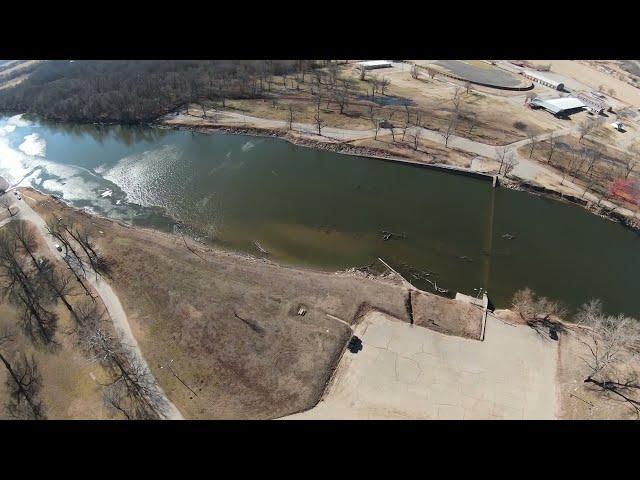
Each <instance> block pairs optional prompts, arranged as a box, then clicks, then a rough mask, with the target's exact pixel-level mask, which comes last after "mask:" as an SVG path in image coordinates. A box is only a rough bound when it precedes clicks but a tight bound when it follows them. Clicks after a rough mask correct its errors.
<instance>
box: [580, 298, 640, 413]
mask: <svg viewBox="0 0 640 480" xmlns="http://www.w3.org/2000/svg"><path fill="white" fill-rule="evenodd" d="M575 320H576V322H577V324H578V325H580V326H581V327H583V328H582V329H581V330H582V331H581V334H579V335H578V336H577V338H578V340H579V341H580V342H581V343H582V344H583V345H584V346H585V347H586V351H587V354H586V355H585V356H583V357H581V358H582V360H583V361H584V363H585V364H586V365H587V367H588V368H589V373H588V375H587V377H586V378H585V379H584V382H585V383H588V384H591V385H594V386H595V387H597V388H598V389H599V390H600V391H601V392H603V393H606V394H612V395H614V396H615V397H617V398H619V399H622V400H624V401H625V402H626V403H627V404H628V405H629V406H630V407H631V408H632V409H633V411H634V412H635V414H636V415H637V416H640V382H639V381H638V378H637V375H636V374H635V372H634V371H633V370H632V369H629V368H628V367H627V365H628V364H629V363H630V362H631V360H632V359H633V358H634V357H637V354H638V350H639V347H640V328H639V324H638V320H636V319H633V318H629V317H625V316H624V315H618V316H610V315H606V314H604V313H603V311H602V303H601V302H600V301H599V300H591V301H590V302H588V303H586V304H584V305H582V307H581V308H580V309H579V310H578V313H577V314H576V317H575Z"/></svg>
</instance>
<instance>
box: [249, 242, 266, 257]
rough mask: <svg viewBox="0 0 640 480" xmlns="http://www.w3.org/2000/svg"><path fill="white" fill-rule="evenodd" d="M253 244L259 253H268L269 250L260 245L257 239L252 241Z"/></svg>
mask: <svg viewBox="0 0 640 480" xmlns="http://www.w3.org/2000/svg"><path fill="white" fill-rule="evenodd" d="M253 244H254V245H255V246H256V248H257V249H258V250H260V253H263V254H264V255H269V252H268V251H267V250H266V249H265V248H264V247H263V246H262V245H260V243H259V242H258V241H254V242H253Z"/></svg>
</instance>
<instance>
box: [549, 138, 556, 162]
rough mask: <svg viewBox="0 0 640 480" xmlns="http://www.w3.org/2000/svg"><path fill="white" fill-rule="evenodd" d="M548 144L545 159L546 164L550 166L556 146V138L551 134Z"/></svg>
mask: <svg viewBox="0 0 640 480" xmlns="http://www.w3.org/2000/svg"><path fill="white" fill-rule="evenodd" d="M548 143H549V156H548V157H547V163H548V164H549V165H551V158H552V157H553V154H554V153H555V150H556V145H557V141H556V136H555V135H554V134H553V133H552V134H551V135H549V139H548Z"/></svg>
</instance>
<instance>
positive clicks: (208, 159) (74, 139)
mask: <svg viewBox="0 0 640 480" xmlns="http://www.w3.org/2000/svg"><path fill="white" fill-rule="evenodd" d="M0 176H2V177H4V178H6V179H7V180H8V181H9V182H11V183H13V184H15V183H18V182H19V183H20V185H23V186H27V185H30V186H33V187H35V188H37V189H39V190H41V191H43V192H45V193H52V194H56V195H58V196H61V197H62V198H64V199H65V200H67V201H68V202H70V203H71V204H73V205H74V206H77V207H84V208H88V209H90V210H92V211H94V212H96V213H99V214H102V215H107V216H111V217H116V218H120V219H124V220H127V221H130V222H132V223H135V224H138V225H144V226H153V227H155V228H160V229H171V228H174V227H173V222H172V220H171V219H177V220H179V221H180V222H181V223H182V224H183V225H185V226H186V227H187V228H188V231H189V233H191V234H192V235H194V236H196V237H199V238H201V239H202V240H204V241H207V242H211V243H214V244H216V245H219V246H220V247H223V248H229V249H233V250H237V251H242V252H250V253H253V254H255V255H260V252H259V250H258V248H257V247H256V244H255V242H258V243H259V245H260V246H261V247H262V248H264V249H265V250H267V251H268V252H269V253H270V254H269V257H270V258H272V259H273V260H276V261H278V262H281V263H287V264H293V265H300V266H306V267H312V268H318V269H324V270H336V269H344V268H348V267H353V266H364V265H367V264H370V263H372V262H374V261H375V259H376V258H378V257H381V258H383V259H384V260H386V261H387V262H388V263H389V264H391V265H392V266H394V268H397V269H398V270H399V271H401V272H402V273H403V274H404V275H405V276H407V278H408V279H409V280H412V281H414V282H415V284H416V285H417V286H419V287H421V288H425V289H427V290H428V289H430V288H431V287H430V284H429V283H427V282H425V281H422V280H420V279H415V278H414V277H413V276H412V273H414V274H415V273H416V270H419V271H421V272H423V273H429V275H428V276H426V277H425V278H428V279H434V280H436V281H437V283H438V286H440V287H443V288H446V289H449V290H450V291H452V292H455V291H461V292H464V293H467V294H473V293H474V289H477V288H480V287H482V288H485V289H486V290H488V292H489V296H490V297H491V299H492V301H493V303H494V304H495V305H496V306H497V307H507V306H508V305H509V303H510V299H511V297H512V296H513V293H514V292H515V291H516V290H518V289H520V288H523V287H525V286H528V287H530V288H532V289H534V290H535V291H536V292H538V293H539V294H542V295H546V296H548V297H551V298H554V299H558V300H561V301H562V302H564V303H566V304H567V305H568V306H570V307H572V308H575V307H576V306H578V305H580V304H581V303H583V302H584V301H586V300H588V299H589V298H592V297H598V298H601V299H602V300H603V302H604V304H605V308H606V309H607V310H608V311H610V312H616V313H617V312H624V313H627V314H630V315H633V316H639V315H640V297H639V296H638V286H637V278H638V275H637V272H638V267H639V266H640V250H639V249H638V246H639V243H638V242H639V239H638V235H637V234H635V233H633V232H631V231H629V230H626V229H624V228H623V227H621V226H620V225H617V224H615V223H612V222H609V221H606V220H603V219H601V218H598V217H596V216H594V215H592V214H589V213H588V212H587V211H585V210H583V209H581V208H578V207H576V206H573V205H568V204H564V203H561V202H559V201H556V200H552V199H546V198H541V197H537V196H533V195H530V194H527V193H524V192H517V191H512V190H507V189H501V188H498V189H493V188H491V184H490V183H489V182H484V181H481V180H477V179H473V178H467V177H464V176H460V175H454V174H450V173H444V172H439V171H432V170H427V169H421V168H418V167H411V166H406V165H401V164H395V163H390V162H383V161H378V160H373V159H367V158H360V157H354V156H348V155H340V154H336V153H332V152H326V151H318V150H313V149H307V148H303V147H298V146H294V145H291V144H290V143H288V142H285V141H282V140H278V139H271V138H258V137H249V136H242V135H229V134H222V133H220V134H212V135H207V134H199V133H192V132H188V131H178V130H168V129H160V128H150V127H130V126H94V125H67V124H58V123H49V122H44V121H30V120H26V119H25V118H24V117H21V116H14V117H3V118H0ZM382 231H388V232H394V233H397V234H399V235H401V236H403V237H404V238H391V239H389V240H387V241H385V240H383V238H382V234H381V232H382ZM514 237H515V238H514Z"/></svg>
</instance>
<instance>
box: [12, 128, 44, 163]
mask: <svg viewBox="0 0 640 480" xmlns="http://www.w3.org/2000/svg"><path fill="white" fill-rule="evenodd" d="M18 148H19V149H20V150H21V151H23V152H24V153H26V154H27V155H34V156H38V157H44V156H45V154H46V151H47V142H45V140H44V139H43V138H40V136H39V135H38V134H37V133H30V134H29V135H27V136H26V137H24V142H22V144H21V145H20V146H19V147H18Z"/></svg>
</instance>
